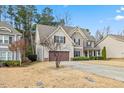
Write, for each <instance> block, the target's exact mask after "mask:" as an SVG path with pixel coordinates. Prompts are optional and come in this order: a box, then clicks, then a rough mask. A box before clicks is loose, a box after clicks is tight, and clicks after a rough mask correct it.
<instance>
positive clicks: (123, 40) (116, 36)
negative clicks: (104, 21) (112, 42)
mask: <svg viewBox="0 0 124 93" xmlns="http://www.w3.org/2000/svg"><path fill="white" fill-rule="evenodd" d="M109 36H110V37H112V38H114V39H116V40H118V41H122V42H124V36H120V35H109Z"/></svg>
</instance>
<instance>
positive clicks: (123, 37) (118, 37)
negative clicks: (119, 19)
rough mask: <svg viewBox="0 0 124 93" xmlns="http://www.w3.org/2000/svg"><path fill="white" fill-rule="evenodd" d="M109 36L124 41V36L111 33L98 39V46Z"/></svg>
mask: <svg viewBox="0 0 124 93" xmlns="http://www.w3.org/2000/svg"><path fill="white" fill-rule="evenodd" d="M108 36H109V37H111V38H113V39H115V40H118V41H121V42H124V36H120V35H112V34H110V35H107V36H106V37H104V38H103V39H102V40H100V41H98V42H97V43H96V46H97V45H98V44H99V43H101V42H102V41H103V40H105V39H106V38H107V37H108Z"/></svg>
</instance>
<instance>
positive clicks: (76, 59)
mask: <svg viewBox="0 0 124 93" xmlns="http://www.w3.org/2000/svg"><path fill="white" fill-rule="evenodd" d="M73 60H74V61H81V60H89V58H88V57H83V56H81V57H74V58H73Z"/></svg>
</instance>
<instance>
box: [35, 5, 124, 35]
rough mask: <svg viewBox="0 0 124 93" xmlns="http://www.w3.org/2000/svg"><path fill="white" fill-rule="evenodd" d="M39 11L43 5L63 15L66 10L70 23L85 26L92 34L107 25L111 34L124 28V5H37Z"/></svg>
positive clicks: (58, 14) (54, 12) (56, 13)
mask: <svg viewBox="0 0 124 93" xmlns="http://www.w3.org/2000/svg"><path fill="white" fill-rule="evenodd" d="M36 7H37V9H38V11H39V12H41V11H42V10H43V9H44V8H45V7H50V8H52V9H53V14H54V15H57V16H63V15H64V13H66V12H68V13H69V15H70V17H71V22H70V25H72V26H79V27H82V28H87V29H89V30H90V32H91V34H92V35H95V32H96V31H97V30H101V31H102V30H103V29H104V27H107V26H109V27H110V31H111V34H117V33H120V32H121V31H123V30H124V6H121V5H108V6H107V5H104V6H102V5H80V6H79V5H73V6H72V5H71V6H70V5H61V6H60V5H47V6H45V5H43V6H42V5H41V6H40V5H39V6H36Z"/></svg>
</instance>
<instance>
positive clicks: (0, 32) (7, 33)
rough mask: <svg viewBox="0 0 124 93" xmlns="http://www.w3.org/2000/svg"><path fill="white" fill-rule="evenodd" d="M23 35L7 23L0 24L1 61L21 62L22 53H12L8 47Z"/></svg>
mask: <svg viewBox="0 0 124 93" xmlns="http://www.w3.org/2000/svg"><path fill="white" fill-rule="evenodd" d="M21 36H22V34H21V33H19V32H18V31H17V30H15V29H14V28H13V27H12V26H11V25H9V24H8V23H6V22H0V60H20V52H19V51H18V52H12V51H10V50H9V48H8V46H9V44H11V43H12V42H14V41H17V40H19V39H20V38H21Z"/></svg>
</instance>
